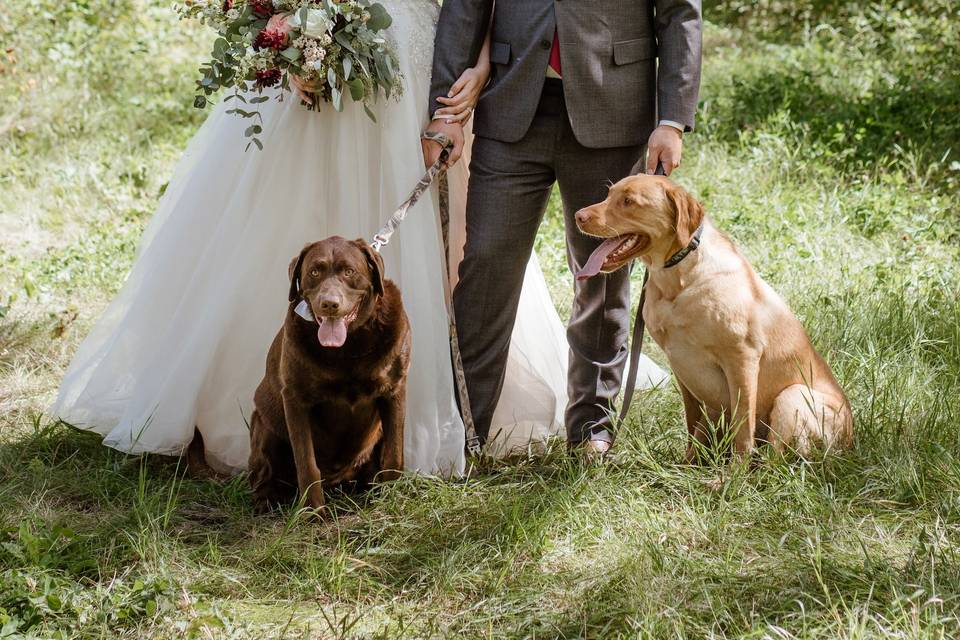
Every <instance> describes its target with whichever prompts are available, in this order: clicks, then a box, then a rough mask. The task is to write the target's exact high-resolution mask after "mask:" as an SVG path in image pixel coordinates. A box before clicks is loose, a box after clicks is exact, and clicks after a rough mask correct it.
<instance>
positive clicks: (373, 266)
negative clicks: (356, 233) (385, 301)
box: [353, 238, 385, 296]
mask: <svg viewBox="0 0 960 640" xmlns="http://www.w3.org/2000/svg"><path fill="white" fill-rule="evenodd" d="M353 243H354V244H355V245H357V247H359V248H360V250H361V251H363V255H365V256H366V257H367V266H369V267H370V279H371V280H372V281H373V291H374V293H376V294H377V295H378V296H382V295H383V293H384V291H385V289H384V285H383V258H381V257H380V254H379V253H378V252H376V251H374V250H373V247H371V246H370V245H369V244H367V241H366V240H364V239H363V238H358V239H357V240H354V241H353Z"/></svg>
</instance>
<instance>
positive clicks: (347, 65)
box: [343, 57, 353, 80]
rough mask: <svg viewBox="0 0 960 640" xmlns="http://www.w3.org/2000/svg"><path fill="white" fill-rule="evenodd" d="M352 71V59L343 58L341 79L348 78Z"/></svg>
mask: <svg viewBox="0 0 960 640" xmlns="http://www.w3.org/2000/svg"><path fill="white" fill-rule="evenodd" d="M352 72H353V60H352V59H350V58H349V57H346V58H344V59H343V79H344V80H349V79H350V74H351V73H352Z"/></svg>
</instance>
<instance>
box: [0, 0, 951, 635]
mask: <svg viewBox="0 0 960 640" xmlns="http://www.w3.org/2000/svg"><path fill="white" fill-rule="evenodd" d="M707 17H708V20H709V25H708V29H707V33H706V37H705V43H706V63H705V70H704V87H703V91H702V105H701V113H700V118H699V124H698V130H697V132H696V133H694V134H692V135H690V136H689V137H688V139H687V147H686V149H685V159H684V166H683V168H682V170H681V171H680V172H679V173H678V174H677V178H678V180H680V181H681V182H682V183H683V184H685V185H686V186H688V187H689V188H690V189H691V190H693V191H694V192H695V193H697V195H698V196H699V197H700V198H701V199H702V200H703V201H704V202H705V203H706V205H707V208H708V210H709V212H710V213H711V215H713V217H714V218H715V219H716V220H717V221H718V223H719V224H720V225H721V226H722V227H724V228H725V229H726V230H728V231H729V232H730V233H731V234H732V235H733V236H734V237H735V238H736V239H737V241H738V242H739V244H740V245H741V247H742V248H743V250H744V251H745V253H746V254H747V255H748V256H749V258H750V259H751V260H752V262H753V263H754V265H755V266H756V268H757V269H758V270H759V271H760V273H761V274H762V275H763V276H764V277H765V278H766V279H767V280H768V281H769V282H771V284H773V285H774V286H775V287H776V288H777V289H778V290H779V291H780V292H782V293H783V295H784V296H785V297H786V298H787V299H788V300H789V301H790V303H791V305H792V306H793V308H794V310H795V311H796V312H797V314H798V316H799V317H800V318H801V319H802V320H803V322H804V324H805V325H806V326H807V328H808V330H809V332H810V333H811V336H812V337H813V340H814V342H815V343H816V345H817V347H818V348H819V349H820V350H821V352H822V353H823V354H824V355H825V357H826V358H827V360H828V361H829V362H830V363H831V365H832V366H833V367H834V370H835V372H836V374H837V377H838V379H839V380H840V382H841V383H842V384H843V385H844V386H845V388H846V389H847V392H848V395H849V396H850V399H851V401H852V403H853V406H854V411H855V414H856V419H857V444H856V447H855V448H854V449H853V450H852V451H850V452H846V453H843V454H833V455H829V456H827V457H824V458H822V459H815V460H811V461H808V462H799V461H786V462H785V461H776V460H767V459H766V458H765V457H764V456H761V457H762V461H761V464H759V465H758V466H757V467H756V468H755V469H753V470H751V471H743V470H740V469H731V468H729V467H726V466H724V465H722V464H718V465H709V466H705V467H703V468H695V469H691V468H687V467H684V466H682V465H681V464H680V459H681V453H682V449H683V439H684V429H683V426H682V416H681V407H680V400H679V396H678V394H677V392H676V391H675V390H673V389H667V390H663V391H659V392H655V393H651V394H645V395H643V396H642V397H641V398H640V401H639V402H638V403H637V408H636V410H635V412H634V414H633V416H632V419H631V421H630V423H629V425H628V426H627V428H626V429H625V431H624V433H623V434H622V437H621V439H620V440H619V443H618V447H619V451H620V455H619V457H618V459H617V460H616V461H615V462H613V463H611V464H606V465H603V466H596V467H591V466H584V465H582V464H580V463H579V462H576V461H574V460H571V459H568V458H567V456H565V455H564V454H563V452H562V451H560V450H559V448H557V449H555V450H552V451H550V452H548V453H547V454H546V455H544V456H539V457H536V458H533V459H529V460H517V461H513V462H510V463H497V464H493V465H487V466H485V467H483V468H482V469H476V470H474V473H473V475H472V476H471V477H469V478H467V479H464V480H463V481H456V482H449V481H441V480H437V479H431V478H423V477H415V476H408V477H404V478H403V479H402V480H401V481H399V482H397V483H394V484H392V485H390V486H386V487H383V488H382V489H379V490H377V491H374V492H372V493H371V494H369V495H367V496H364V497H363V498H361V499H360V501H359V502H353V501H352V500H351V499H349V498H346V497H341V498H338V499H337V500H336V501H335V511H334V513H335V519H334V520H333V521H332V522H329V523H325V524H316V523H313V522H310V521H307V520H305V519H304V518H302V517H301V516H300V515H298V514H297V513H296V512H294V511H288V512H284V513H282V514H279V515H275V516H269V517H262V516H254V515H253V513H252V509H251V504H250V495H249V492H248V489H247V486H246V484H245V482H244V480H243V479H242V478H236V479H234V480H232V481H230V482H226V483H215V482H200V481H196V480H191V479H188V478H185V477H184V474H183V473H182V470H181V469H180V468H179V467H178V465H177V463H176V462H170V461H166V460H160V459H156V458H132V457H127V456H123V455H120V454H118V453H116V452H113V451H111V450H108V449H106V448H104V447H102V446H101V445H100V444H99V442H98V440H97V438H96V437H93V436H91V435H90V434H87V433H82V432H77V431H74V430H72V429H70V428H69V427H66V426H64V425H57V424H51V423H50V422H49V420H48V419H47V418H46V417H44V416H43V415H42V411H43V408H44V407H45V406H46V405H47V403H48V402H49V401H50V400H51V398H52V394H53V392H54V391H55V389H56V384H57V381H58V378H59V376H60V375H61V374H62V371H63V369H64V367H65V366H66V364H67V362H68V360H69V357H70V354H71V353H72V352H73V350H74V349H75V347H76V344H77V343H78V341H79V340H80V339H81V338H82V336H83V334H84V333H85V331H86V330H87V328H88V327H89V326H90V323H91V322H92V321H93V320H94V319H95V318H96V316H97V314H98V313H99V312H100V311H101V310H102V309H103V307H104V305H105V304H106V302H107V301H108V300H109V298H110V296H111V295H112V294H113V293H114V292H115V291H116V289H117V287H118V286H119V284H120V283H121V282H122V279H123V277H124V273H125V271H126V269H127V267H128V266H129V264H130V263H131V261H132V257H133V253H134V251H135V248H136V243H137V239H138V237H139V234H140V232H141V230H142V228H143V225H144V223H145V222H146V220H147V219H148V217H149V216H150V214H151V212H152V210H153V208H154V206H155V204H156V201H157V198H158V196H159V194H160V193H161V191H162V189H163V187H164V184H165V181H166V180H167V179H168V176H169V175H170V173H171V170H172V167H173V165H174V163H175V162H176V159H177V157H178V154H179V153H180V152H181V150H182V148H183V146H184V145H185V143H186V141H187V140H188V139H189V137H190V136H191V134H192V133H193V131H195V129H196V127H197V126H198V125H199V123H200V121H201V119H202V116H203V113H202V112H198V111H196V110H194V109H192V108H191V107H190V101H191V97H192V87H191V81H192V78H193V68H194V67H195V65H196V63H197V61H198V60H200V59H201V57H202V55H203V53H204V49H205V42H204V36H203V35H202V34H201V33H200V32H199V31H185V30H184V29H183V28H182V25H179V24H178V23H177V22H176V20H175V17H174V16H173V14H172V12H170V11H169V10H168V8H167V6H166V3H164V2H161V1H159V0H67V1H65V2H53V1H52V0H21V1H19V2H16V3H12V4H11V6H10V7H9V8H6V7H5V8H4V10H3V11H0V42H2V44H3V49H4V50H5V51H7V53H6V54H2V53H0V638H3V637H23V636H27V637H29V636H35V637H71V638H73V637H77V638H94V637H97V638H100V637H131V638H149V637H156V638H169V637H197V638H208V637H218V638H220V637H223V638H234V637H237V638H239V637H250V638H261V637H290V638H294V637H324V638H326V637H382V638H394V637H438V638H439V637H460V636H462V637H469V638H480V637H540V638H552V637H594V638H600V637H643V638H665V637H676V638H705V637H716V638H725V637H749V638H774V639H780V638H814V637H826V638H837V637H839V638H887V637H900V638H951V637H958V635H960V546H958V544H960V399H958V393H957V389H958V388H960V384H958V383H960V302H958V297H960V296H958V293H960V291H958V284H957V283H958V282H960V231H958V229H960V225H958V222H960V207H958V200H960V106H958V105H960V86H958V76H957V75H956V68H957V65H958V63H960V14H958V8H957V6H956V3H955V2H952V1H950V0H924V1H922V2H889V1H885V2H870V3H852V2H851V3H834V2H825V1H822V0H802V1H798V2H777V1H774V0H761V1H760V2H756V3H740V2H728V1H722V2H710V3H708V7H707ZM538 252H539V254H540V257H541V260H542V263H543V265H544V269H545V271H546V273H547V278H548V283H549V285H550V287H551V291H552V292H553V294H554V296H555V300H556V302H557V304H558V306H559V307H560V308H561V310H562V311H563V313H566V311H567V310H568V309H569V306H570V290H569V289H570V275H569V273H568V272H567V270H566V266H565V263H564V254H563V250H562V229H561V222H560V216H559V213H558V211H557V209H556V203H554V204H553V206H552V208H551V211H550V214H549V216H548V219H547V222H546V224H545V225H544V229H543V233H542V234H541V237H540V239H539V241H538ZM637 275H638V277H639V274H637ZM646 347H647V349H648V351H649V352H650V353H651V354H652V355H653V356H654V357H655V358H658V359H660V360H661V362H662V361H663V359H662V354H660V353H659V352H658V351H657V350H656V347H655V346H654V345H652V343H649V342H648V343H647V345H646Z"/></svg>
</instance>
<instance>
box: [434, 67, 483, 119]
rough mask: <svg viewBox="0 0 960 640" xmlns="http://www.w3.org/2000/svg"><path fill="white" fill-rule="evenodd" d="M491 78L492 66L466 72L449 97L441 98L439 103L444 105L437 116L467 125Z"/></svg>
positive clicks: (454, 84)
mask: <svg viewBox="0 0 960 640" xmlns="http://www.w3.org/2000/svg"><path fill="white" fill-rule="evenodd" d="M489 78H490V65H489V64H488V65H477V66H476V67H471V68H469V69H467V70H466V71H464V72H463V73H462V74H461V75H460V77H459V78H458V79H457V81H456V82H454V83H453V86H452V87H450V93H449V94H448V95H447V97H443V96H440V97H439V98H437V102H439V103H440V104H442V105H444V106H443V107H441V108H440V109H437V116H438V117H443V118H444V119H445V120H448V121H450V122H459V123H460V124H463V123H465V122H466V121H468V120H469V119H470V117H471V116H472V115H473V110H474V108H475V107H476V106H477V101H478V100H479V99H480V93H481V92H482V91H483V89H484V87H486V86H487V80H488V79H489Z"/></svg>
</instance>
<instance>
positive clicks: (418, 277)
mask: <svg viewBox="0 0 960 640" xmlns="http://www.w3.org/2000/svg"><path fill="white" fill-rule="evenodd" d="M381 1H382V3H383V4H384V5H385V6H386V8H387V10H388V11H389V12H390V13H391V15H392V17H393V25H392V26H391V28H390V36H391V37H392V39H393V40H394V45H395V50H396V52H397V53H398V56H399V63H400V71H401V73H402V74H403V78H404V80H403V82H404V92H403V95H402V98H401V99H400V100H381V101H380V103H379V104H378V105H377V106H376V107H375V109H374V111H375V113H376V123H373V122H372V121H371V120H370V119H369V118H368V117H367V115H366V114H365V113H364V111H363V109H362V106H361V105H358V104H350V103H349V102H348V104H346V105H345V108H344V111H343V112H342V113H336V112H334V111H333V110H332V109H329V108H326V109H321V110H320V112H319V113H318V112H311V111H308V110H306V109H305V108H303V107H302V106H301V104H300V100H298V99H296V98H295V97H294V96H292V95H290V94H287V95H286V96H285V99H284V100H283V101H282V102H281V101H275V100H272V101H269V102H266V103H264V104H262V105H260V106H261V112H262V114H263V117H264V124H263V133H262V134H261V138H262V140H263V142H264V148H263V150H262V151H255V150H254V151H250V152H246V153H245V152H244V146H245V145H246V140H245V138H244V136H243V130H244V129H245V128H246V126H247V124H248V123H245V122H244V121H243V119H241V118H238V117H236V116H234V115H231V114H227V113H226V110H227V106H226V105H224V104H222V103H221V104H220V105H219V106H217V107H216V108H215V109H214V111H213V112H212V113H211V115H210V116H209V118H208V119H207V121H206V122H205V123H204V124H203V126H202V127H201V128H200V130H199V132H198V133H197V135H196V136H195V137H194V139H193V140H192V141H191V143H190V144H189V146H188V148H187V150H186V153H185V154H184V156H183V159H182V160H181V161H180V163H179V165H178V166H177V168H176V171H175V173H174V176H173V178H172V180H171V181H170V183H169V186H168V188H167V190H166V192H165V194H164V196H163V198H162V199H161V201H160V204H159V206H158V208H157V211H156V213H155V215H154V217H153V219H152V221H151V223H150V225H149V226H148V228H147V230H146V232H145V234H144V237H143V240H142V242H141V245H140V248H139V251H138V255H137V259H136V262H135V264H134V267H133V270H132V271H131V273H130V276H129V278H128V280H127V281H126V283H125V285H124V286H123V288H122V290H121V291H120V293H119V295H118V296H117V297H116V299H115V300H113V302H112V303H111V304H110V306H109V307H108V308H107V310H106V312H105V313H104V314H103V316H102V317H101V318H100V319H99V321H98V322H97V323H96V325H95V326H94V328H93V330H92V331H91V333H90V335H89V336H88V337H87V338H86V340H85V341H84V342H83V343H82V344H81V346H80V348H79V350H78V351H77V354H76V356H75V357H74V360H73V362H72V363H71V365H70V366H69V368H68V370H67V372H66V375H65V376H64V379H63V382H62V383H61V386H60V390H59V393H58V397H57V400H56V402H55V403H54V405H53V407H52V408H51V413H52V415H54V416H55V417H57V418H60V419H62V420H64V421H65V422H68V423H71V424H74V425H76V426H79V427H82V428H85V429H90V430H93V431H96V432H98V433H100V434H102V435H103V436H104V443H105V444H107V445H108V446H111V447H114V448H116V449H119V450H121V451H125V452H129V453H143V452H152V453H162V454H172V455H180V454H182V453H183V452H184V450H185V449H186V447H187V446H188V445H189V444H190V442H191V441H192V439H193V436H194V429H195V428H196V429H197V430H199V432H200V433H201V434H202V436H203V442H204V445H205V447H206V456H207V462H208V463H209V464H211V465H212V466H214V467H215V468H217V469H219V470H221V471H237V470H242V469H243V468H245V467H246V462H247V456H248V453H249V433H248V428H247V421H248V420H249V417H250V414H251V413H252V410H253V407H252V404H253V392H254V390H255V388H256V386H257V384H258V383H259V381H260V379H261V377H262V375H263V371H264V362H265V358H266V353H267V349H268V347H269V345H270V342H271V339H272V338H273V336H274V334H275V333H276V331H277V328H278V327H279V326H280V325H281V323H282V321H283V318H284V314H285V313H286V309H287V304H288V303H287V289H288V282H287V280H286V278H287V264H288V262H289V260H290V257H291V256H293V255H295V254H296V253H297V252H299V251H300V249H301V248H302V247H303V245H304V244H305V243H306V242H308V241H313V240H317V239H320V238H324V237H326V236H330V235H342V236H345V237H348V238H355V237H361V238H366V239H370V238H371V237H372V235H373V234H374V233H375V232H376V231H377V229H378V228H379V226H380V224H381V222H382V221H383V220H384V219H385V218H386V217H387V216H388V215H389V214H390V213H391V212H392V210H393V208H394V207H396V206H397V205H398V204H399V203H400V202H401V201H403V199H404V198H405V197H406V196H407V195H408V192H409V190H410V189H412V188H413V186H414V185H415V184H416V182H417V180H418V179H419V178H420V176H421V173H422V170H423V159H422V155H421V147H420V141H419V135H420V131H421V130H422V128H423V125H424V124H425V120H426V117H427V110H426V105H427V101H428V92H429V81H430V63H431V57H432V48H433V30H434V28H435V24H436V20H437V16H438V4H437V2H436V0H381ZM481 57H482V58H483V56H481ZM488 67H489V62H488V61H487V60H486V59H481V60H480V61H478V64H477V67H476V68H475V69H472V70H469V72H468V73H467V74H466V76H465V78H464V81H465V83H466V84H468V85H469V86H470V87H476V90H475V91H470V90H469V87H468V90H467V91H465V92H464V93H463V94H462V99H461V100H459V102H458V105H454V107H453V108H452V110H453V112H457V113H460V114H461V115H462V114H463V113H467V114H469V107H471V106H472V104H473V103H474V102H475V101H476V97H477V94H478V93H479V91H480V88H482V86H483V84H484V83H485V81H486V76H487V74H488V71H487V69H488ZM470 79H472V80H473V82H466V81H467V80H470ZM455 102H456V101H455ZM227 104H229V103H227ZM466 166H467V163H466V162H460V163H459V164H458V165H456V166H454V167H453V168H451V169H450V172H449V184H450V209H451V243H450V246H451V254H454V255H457V254H459V253H460V251H459V247H461V246H462V243H463V233H464V232H463V229H464V220H463V208H464V202H465V197H466V184H467V176H466ZM437 207H438V198H437V195H436V193H434V194H433V197H432V198H424V199H423V200H421V202H420V203H419V204H418V205H417V206H416V207H415V208H414V209H413V210H411V212H410V214H409V216H408V217H407V220H406V222H405V223H404V225H403V226H402V227H401V229H400V230H399V231H398V232H397V234H396V235H395V236H394V238H393V241H392V242H391V244H390V245H389V246H387V247H385V248H384V253H383V258H384V261H385V263H386V273H387V276H388V277H390V278H391V279H393V280H394V281H395V282H396V283H397V284H398V285H399V286H400V289H401V291H402V292H403V297H404V304H405V307H406V309H407V313H408V315H409V318H410V322H411V326H412V331H413V345H414V348H413V357H412V366H411V369H410V378H409V382H408V394H407V419H406V427H405V434H406V436H405V438H406V440H405V452H404V457H405V460H406V464H407V467H408V468H409V469H412V470H416V471H419V472H423V473H441V474H456V473H459V472H460V471H462V470H463V468H464V463H465V461H464V426H463V423H462V421H461V419H460V416H459V413H458V411H457V404H456V401H455V397H454V393H455V392H454V381H453V375H452V371H451V364H450V351H449V345H448V338H447V335H448V331H447V318H446V306H445V303H444V298H443V282H442V279H441V278H442V269H443V268H444V260H443V255H442V252H443V249H442V246H443V245H442V241H441V238H440V234H439V228H438V222H437V220H438V215H437ZM452 271H453V273H455V265H453V269H452ZM566 359H567V347H566V341H565V336H564V328H563V326H562V324H561V323H560V320H559V317H558V316H557V313H556V311H555V309H554V307H553V304H552V302H551V300H550V296H549V293H548V292H547V289H546V284H545V282H544V279H543V274H542V273H541V271H540V268H539V266H538V264H537V262H536V258H535V257H534V258H533V259H531V261H530V263H529V265H528V268H527V272H526V279H525V282H524V287H523V296H522V299H521V303H520V310H519V314H518V321H517V326H516V329H515V330H514V333H513V340H512V344H511V351H510V360H509V364H508V370H507V379H506V385H505V389H504V393H503V397H502V399H501V401H500V404H499V405H498V408H497V412H496V414H495V418H494V426H493V427H492V428H491V431H490V432H491V434H494V433H498V434H499V435H498V436H497V437H496V438H493V441H492V442H488V443H487V446H488V448H489V449H491V450H492V451H493V452H503V451H506V450H510V449H512V448H514V447H517V446H524V445H525V444H527V443H529V442H537V441H541V440H543V439H544V438H546V437H548V436H552V435H559V434H562V432H563V430H562V425H563V408H564V404H565V402H566V393H565V387H566ZM663 376H664V374H663V372H662V371H660V369H659V368H657V367H656V365H654V364H653V363H652V362H650V361H649V360H645V361H644V363H643V369H642V371H641V376H640V377H641V379H644V377H646V378H647V380H648V381H649V382H651V383H654V384H655V383H658V382H659V381H660V380H661V379H662V378H663Z"/></svg>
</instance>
